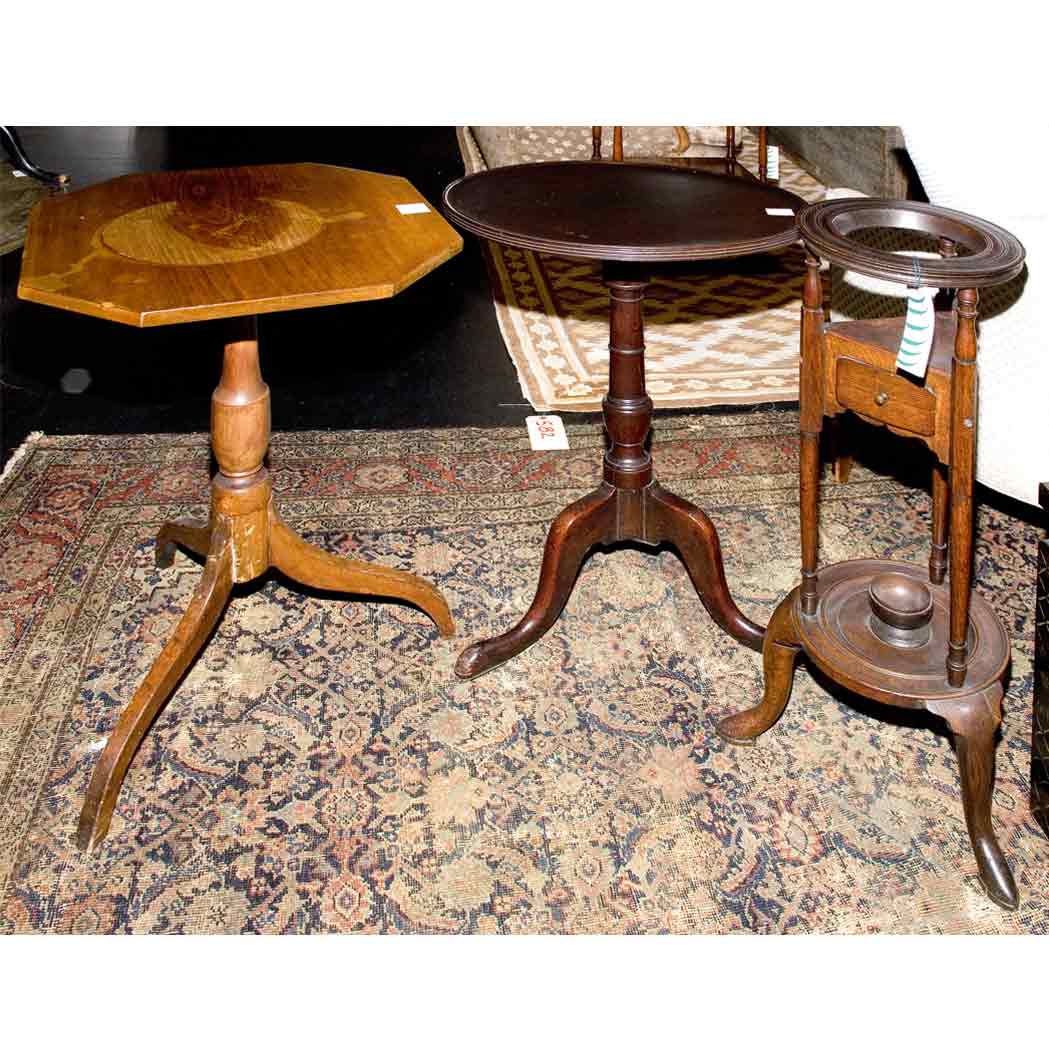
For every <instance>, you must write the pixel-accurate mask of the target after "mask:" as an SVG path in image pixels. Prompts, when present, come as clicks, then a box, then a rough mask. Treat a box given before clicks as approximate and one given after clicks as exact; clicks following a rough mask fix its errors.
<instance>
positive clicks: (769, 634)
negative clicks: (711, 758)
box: [718, 590, 801, 745]
mask: <svg viewBox="0 0 1049 1049" xmlns="http://www.w3.org/2000/svg"><path fill="white" fill-rule="evenodd" d="M799 599H800V594H799V592H798V591H797V590H792V591H791V592H790V594H789V596H788V597H787V598H786V600H784V601H782V602H780V604H779V605H778V606H777V608H776V611H775V612H773V613H772V619H770V620H769V625H768V629H767V630H766V632H765V642H764V645H763V646H762V650H761V660H762V666H763V670H764V675H765V692H764V695H763V696H762V699H761V702H760V703H759V704H758V705H757V706H756V707H752V708H751V709H749V710H743V711H741V712H740V713H738V714H730V715H729V716H728V717H727V718H723V719H722V720H721V721H720V722H719V723H718V733H719V734H720V735H721V736H723V737H724V738H725V739H727V740H728V741H729V742H730V743H739V744H742V745H747V744H753V742H754V740H755V739H757V737H758V736H760V735H761V734H762V733H763V732H767V731H768V730H769V729H770V728H772V726H773V725H775V724H776V722H777V721H778V720H779V718H780V715H781V714H782V713H783V711H784V710H786V708H787V701H788V700H789V699H790V690H791V687H792V686H793V684H794V664H795V663H796V662H797V660H798V656H799V655H801V642H800V641H799V640H798V632H797V630H796V629H795V627H794V609H795V608H796V607H797V604H798V601H799Z"/></svg>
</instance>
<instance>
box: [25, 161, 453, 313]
mask: <svg viewBox="0 0 1049 1049" xmlns="http://www.w3.org/2000/svg"><path fill="white" fill-rule="evenodd" d="M462 245H463V242H462V238H461V237H460V236H459V235H458V234H457V233H456V232H455V230H453V229H452V227H451V226H449V225H448V223H447V222H445V220H444V219H443V218H442V217H441V216H440V215H439V214H438V213H437V212H436V211H434V209H433V208H431V207H430V205H429V204H428V203H427V202H426V201H425V200H424V199H423V198H422V196H420V194H419V192H418V191H417V190H416V189H415V187H414V186H412V184H411V183H410V182H408V181H407V180H406V179H403V178H399V177H397V176H394V175H381V174H376V173H374V172H370V171H357V170H354V169H351V168H341V167H333V166H331V165H328V164H279V165H268V166H261V167H239V168H211V169H206V170H201V171H169V172H161V173H158V174H141V175H125V176H123V177H121V178H117V179H113V180H111V181H109V182H104V183H101V184H100V185H97V186H90V187H88V188H86V189H82V190H78V191H77V192H75V193H68V194H65V195H63V196H58V197H52V198H49V199H47V200H44V201H41V203H40V204H39V205H37V207H36V208H35V209H34V211H33V214H32V216H31V218H30V222H29V231H28V234H27V236H26V244H25V250H24V253H23V257H22V275H21V280H20V282H19V285H18V294H19V296H20V297H21V298H23V299H29V300H31V301H33V302H42V303H45V304H47V305H50V306H58V307H60V308H62V309H67V310H72V311H74V312H76V313H86V314H89V315H90V316H93V317H105V318H107V319H109V320H114V321H120V322H121V323H123V324H131V325H135V326H139V327H153V326H155V325H161V324H178V323H180V322H183V321H194V320H209V319H212V318H218V317H236V316H245V315H248V314H254V313H273V312H275V311H278V310H291V309H301V308H302V307H306V306H330V305H334V304H336V303H341V302H355V301H360V300H364V299H381V298H388V297H390V296H391V295H395V294H396V293H397V292H398V291H400V290H401V289H402V288H405V287H407V285H409V284H411V283H412V282H413V281H415V280H418V279H419V278H420V277H422V276H424V275H425V274H427V273H429V272H430V270H432V269H435V268H436V267H437V266H439V265H440V264H441V263H442V262H444V261H445V260H446V259H449V258H451V257H452V256H453V255H455V254H456V253H458V252H459V251H460V250H461V249H462Z"/></svg>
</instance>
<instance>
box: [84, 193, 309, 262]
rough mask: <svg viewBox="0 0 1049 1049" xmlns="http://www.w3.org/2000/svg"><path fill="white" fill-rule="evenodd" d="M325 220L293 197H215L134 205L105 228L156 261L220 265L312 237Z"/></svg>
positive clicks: (105, 233) (117, 247) (113, 238)
mask: <svg viewBox="0 0 1049 1049" xmlns="http://www.w3.org/2000/svg"><path fill="white" fill-rule="evenodd" d="M323 228H324V220H323V219H322V218H321V217H320V215H318V214H317V213H316V212H315V211H314V210H313V209H312V208H308V207H306V206H305V205H303V204H298V203H295V202H293V201H290V200H276V199H272V198H267V197H257V198H255V199H253V200H251V201H250V203H249V204H248V205H247V206H245V201H243V200H240V201H238V202H237V207H236V208H232V207H228V206H225V204H224V203H223V202H220V201H216V200H214V199H210V200H207V201H201V202H199V203H198V202H197V201H194V200H179V201H165V202H164V203H162V204H151V205H150V206H149V207H145V208H139V209H137V210H136V211H129V212H128V213H127V214H126V215H121V216H120V217H119V218H117V219H114V220H113V221H112V222H110V223H109V224H108V225H107V226H106V227H105V228H104V229H103V230H102V234H101V235H102V243H103V244H105V246H106V247H107V248H109V250H110V251H113V252H116V253H117V254H118V255H122V256H123V257H124V258H126V259H132V260H133V261H135V262H146V263H150V264H151V265H154V266H214V265H221V264H224V263H230V262H245V261H248V260H250V259H260V258H264V257H265V256H267V255H279V254H280V253H281V252H283V251H290V250H292V249H293V248H297V247H299V246H300V245H301V244H305V243H306V242H307V241H309V240H312V239H313V238H314V237H315V236H317V234H318V233H320V231H321V230H322V229H323Z"/></svg>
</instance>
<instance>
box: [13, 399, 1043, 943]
mask: <svg viewBox="0 0 1049 1049" xmlns="http://www.w3.org/2000/svg"><path fill="white" fill-rule="evenodd" d="M796 426H797V419H796V416H795V415H794V413H793V412H791V411H789V410H768V411H763V412H747V413H734V414H730V415H728V416H725V417H711V416H708V415H703V416H692V417H689V416H688V415H680V416H676V417H673V418H663V419H659V420H658V421H657V430H656V440H657V441H658V469H659V473H660V476H661V477H662V478H663V480H664V481H666V482H667V484H668V485H669V486H671V487H672V488H673V489H674V490H675V491H678V492H680V493H682V494H683V495H684V496H686V497H689V498H692V499H694V500H695V501H697V502H698V503H699V504H700V505H702V506H705V507H707V508H709V510H710V513H711V516H712V518H713V520H714V522H715V523H716V525H717V526H718V528H719V529H720V532H721V539H722V542H723V544H724V549H725V556H726V569H727V574H728V578H729V582H730V585H731V586H732V588H733V591H734V593H735V595H736V597H737V599H738V600H739V602H740V604H741V606H742V608H743V610H744V611H745V612H746V613H747V614H748V615H750V616H752V617H754V618H756V619H758V620H759V621H761V622H765V621H766V620H767V618H768V616H769V614H770V613H771V611H772V609H773V607H774V605H775V604H776V602H778V601H779V599H780V598H781V596H782V595H783V594H784V593H785V592H786V591H787V590H788V589H789V588H790V587H792V586H793V585H794V583H795V581H796V579H797V575H798V555H797V550H798V520H797V510H796V504H797V441H796V436H795V434H796ZM569 435H570V438H571V443H572V448H571V450H570V451H567V452H544V453H536V452H533V451H531V449H530V448H529V445H528V440H527V437H526V435H525V432H524V430H523V428H522V429H521V430H490V431H481V430H445V431H432V432H423V431H419V432H404V433H364V432H360V433H356V432H355V433H323V434H322V433H304V434H280V435H277V436H276V437H275V438H274V441H273V452H272V462H273V466H274V477H275V482H276V488H277V491H278V492H279V495H280V500H281V505H282V512H283V514H284V515H285V517H286V518H287V519H288V520H289V521H290V522H292V523H293V524H294V525H295V526H296V527H298V528H300V529H302V530H303V532H304V533H305V534H306V535H307V536H308V537H310V538H311V539H312V540H314V541H316V542H318V543H320V544H321V545H322V546H324V547H326V548H327V549H330V550H332V551H336V552H338V553H341V554H348V555H352V556H355V557H360V558H365V559H369V560H373V561H375V562H378V563H382V564H387V565H393V566H396V567H400V568H405V569H411V570H414V571H417V572H420V573H421V574H422V575H424V576H425V577H426V578H428V579H430V580H432V581H433V582H435V583H437V584H438V585H439V586H440V587H441V588H442V590H443V592H444V593H445V595H446V596H447V598H448V601H449V603H450V605H451V608H452V611H453V614H454V615H455V618H456V622H457V624H458V630H459V634H458V636H457V637H455V638H452V639H450V640H441V639H439V638H438V636H437V634H436V631H435V630H434V628H433V626H432V625H431V624H430V622H429V621H428V620H427V619H426V618H425V617H424V616H423V615H422V613H420V612H417V611H416V610H415V609H413V608H411V607H408V606H403V605H400V604H397V603H394V602H376V601H366V600H349V601H346V600H342V599H339V598H335V597H326V596H324V595H321V594H319V593H316V592H313V591H306V590H302V589H299V588H296V587H293V586H289V585H286V584H285V583H284V582H283V581H281V580H279V579H278V578H276V577H268V578H267V579H266V580H265V581H264V582H262V583H257V584H251V585H247V586H242V587H239V588H238V593H239V596H238V597H236V598H235V600H234V601H233V602H232V604H231V605H230V607H229V609H228V611H227V613H226V616H225V618H224V619H223V621H222V622H221V624H220V625H219V627H218V629H217V631H216V633H215V635H214V636H213V638H212V640H211V642H210V644H209V645H208V646H207V648H206V649H205V650H204V653H203V655H202V657H201V658H200V659H199V661H198V662H197V663H196V665H195V666H194V667H193V668H192V669H191V671H190V672H189V673H188V675H187V676H186V678H185V679H184V681H183V683H182V685H181V687H180V688H179V689H178V690H177V691H176V693H175V695H174V696H173V698H172V700H171V701H170V703H169V704H168V705H167V707H166V708H165V709H164V710H163V711H162V712H161V714H160V716H159V718H158V719H157V722H156V724H155V725H154V727H153V729H152V731H151V732H150V733H149V734H148V735H147V737H146V739H145V742H144V744H143V746H142V748H141V750H140V751H139V753H138V755H137V757H136V759H135V761H134V762H133V763H132V765H131V768H130V770H129V774H128V777H127V780H126V782H125V785H124V789H123V792H122V793H121V795H120V800H119V802H118V807H117V811H116V813H115V815H114V819H113V824H112V828H111V830H110V834H109V837H108V838H107V839H106V840H105V841H104V842H103V844H102V846H101V848H100V850H99V851H98V852H97V853H96V854H94V855H92V856H90V857H88V856H84V855H82V854H80V853H79V852H77V850H76V849H75V847H74V845H73V836H74V833H75V829H76V824H77V817H78V814H79V810H80V804H81V800H82V798H83V795H84V791H85V788H86V787H87V782H88V777H89V775H90V773H91V770H92V768H93V766H94V763H95V760H96V758H97V756H98V752H99V749H100V744H101V741H102V739H103V737H104V736H105V735H106V734H107V732H108V731H109V730H110V729H111V726H112V725H113V723H114V720H115V718H116V716H117V713H118V711H119V710H120V708H121V707H122V706H123V704H125V703H126V702H127V700H128V698H129V697H130V696H131V695H132V693H133V692H134V690H135V688H136V687H137V685H138V684H139V681H140V680H141V678H142V676H143V674H144V673H145V671H146V669H147V668H148V666H149V665H150V663H151V662H152V660H153V659H154V658H155V656H156V655H157V653H158V652H159V650H160V647H161V645H162V643H163V641H164V639H165V638H166V636H167V635H168V633H169V631H170V630H171V629H172V627H173V625H174V624H175V622H176V620H177V618H178V617H179V615H180V614H181V612H182V610H183V609H184V607H185V605H186V602H187V600H188V599H189V596H190V593H191V591H192V589H193V587H194V585H195V583H196V581H197V579H198V577H199V574H200V569H199V568H198V567H197V565H196V564H195V563H194V561H193V560H191V559H190V558H188V557H186V556H185V555H183V554H178V555H177V556H176V560H175V564H174V566H173V567H172V568H170V569H167V570H164V571H160V570H158V569H157V568H156V567H155V566H154V562H153V536H154V534H155V533H156V530H157V528H158V526H159V525H160V524H161V523H162V522H163V521H165V520H167V519H169V518H171V517H177V516H182V515H200V516H203V515H204V514H205V513H206V509H207V493H208V487H207V485H208V463H209V456H208V444H207V438H206V437H205V436H203V435H200V436H179V437H131V438H127V437H58V438H38V439H36V440H35V441H33V442H32V443H31V444H30V445H29V446H28V447H27V448H26V449H25V451H24V453H23V454H22V455H21V457H20V458H19V459H18V460H17V461H16V462H15V463H14V464H13V466H12V467H11V468H10V469H9V471H8V475H7V477H6V479H5V480H4V482H3V484H2V485H0V604H2V609H3V616H2V619H0V623H2V634H0V645H2V650H3V660H2V670H0V928H2V929H3V930H4V931H6V932H9V933H16V932H63V933H92V932H97V933H109V932H122V933H123V932H139V933H146V932H157V933H160V932H164V933H176V932H177V933H242V932H271V933H276V932H282V933H288V932H297V933H306V932H369V933H377V932H381V933H409V932H414V933H656V932H673V933H693V932H702V933H714V932H797V933H802V932H810V933H811V932H836V933H862V932H911V933H913V932H980V933H1021V932H1045V931H1046V930H1047V929H1049V880H1047V878H1046V864H1047V861H1049V842H1047V841H1046V839H1045V838H1044V837H1043V836H1042V833H1041V831H1040V830H1039V829H1038V827H1037V826H1036V824H1035V823H1034V821H1033V819H1032V817H1031V815H1030V812H1029V808H1028V798H1027V791H1028V755H1029V744H1030V732H1031V662H1032V651H1033V636H1032V635H1033V612H1034V579H1035V544H1036V534H1035V531H1036V530H1035V529H1034V528H1033V527H1031V526H1027V525H1024V524H1022V523H1020V522H1019V521H1017V520H1015V519H1012V518H1010V517H1008V516H1005V515H1004V514H1002V513H1000V512H998V511H996V510H990V509H982V510H981V511H980V514H979V543H978V547H977V550H976V586H977V587H978V589H979V590H980V592H981V593H983V594H984V595H985V596H986V597H988V598H989V599H990V600H991V602H992V603H993V605H994V607H995V609H996V610H997V612H998V614H999V615H1000V616H1002V618H1003V619H1004V621H1005V623H1006V624H1007V625H1008V628H1009V630H1010V632H1011V634H1012V637H1013V642H1014V654H1013V671H1012V680H1011V683H1010V685H1009V690H1008V697H1007V701H1006V717H1005V722H1004V727H1003V733H1002V741H1001V744H1000V746H999V748H998V778H997V788H996V790H995V795H994V819H995V826H996V830H997V832H998V835H999V839H1000V840H1001V843H1002V846H1003V848H1004V849H1005V851H1006V854H1007V855H1008V857H1009V858H1010V860H1011V862H1012V865H1013V869H1014V871H1015V874H1016V880H1017V883H1018V885H1019V889H1020V894H1021V897H1022V904H1021V907H1020V910H1019V911H1017V912H1015V913H1012V914H1010V913H1006V912H1003V911H1001V910H999V909H998V908H997V907H995V906H994V905H993V904H991V903H990V902H989V901H988V900H987V899H986V897H985V896H984V895H983V893H982V892H981V891H980V889H979V887H978V885H977V882H976V872H975V865H974V862H973V858H972V854H971V852H970V849H969V842H968V837H967V834H966V830H965V821H964V818H963V814H962V805H961V798H960V793H959V782H958V770H957V763H956V760H955V756H954V753H953V751H952V748H951V745H950V742H949V739H948V737H947V736H946V735H945V734H944V733H943V732H941V731H938V730H936V727H935V726H936V722H934V721H933V720H932V719H931V718H930V719H929V720H928V721H925V720H919V719H917V718H915V719H902V718H896V719H893V717H892V715H891V712H888V711H886V710H884V709H883V708H877V710H876V714H877V716H872V713H871V710H872V708H870V707H869V706H867V705H866V704H864V703H863V702H862V701H860V700H857V699H854V698H850V697H849V696H848V695H847V694H844V693H842V694H837V695H834V696H832V695H830V694H828V692H827V691H826V690H825V689H824V688H823V687H822V686H821V685H819V684H818V683H816V682H815V681H814V680H813V679H812V678H811V677H810V676H809V674H808V673H807V672H806V671H805V670H804V669H801V670H799V672H798V676H797V680H796V683H795V688H794V698H793V700H792V701H791V703H790V705H789V706H788V708H787V712H786V714H785V715H784V717H783V718H782V720H781V721H780V723H779V724H778V725H777V726H775V727H774V728H773V729H772V730H771V731H769V732H768V733H767V734H766V735H765V736H764V737H763V738H762V739H761V740H760V741H759V743H758V745H757V746H755V747H752V748H734V747H732V746H730V745H728V744H726V743H724V742H723V741H722V740H721V739H720V738H719V737H718V736H717V734H716V733H715V730H714V725H715V723H716V721H717V719H718V718H719V717H720V716H722V715H723V714H725V713H726V712H728V711H731V710H735V709H738V708H740V707H741V706H743V705H746V704H750V703H752V702H753V701H754V700H755V699H756V697H757V696H758V695H759V693H760V690H761V666H760V660H759V657H758V656H757V654H755V653H753V652H750V651H748V650H746V649H743V648H741V647H740V646H739V645H737V644H736V643H735V642H733V641H732V640H730V639H729V638H728V637H727V636H726V635H725V634H723V633H722V632H721V631H720V630H718V629H717V628H716V627H714V625H713V624H712V623H711V621H710V620H709V618H708V617H707V615H706V614H705V613H704V612H703V610H702V607H701V605H700V603H699V601H698V599H697V597H696V595H695V593H694V591H693V590H692V588H691V585H690V583H689V581H688V579H687V577H686V574H685V570H684V567H683V566H682V564H681V563H680V561H679V560H678V559H677V557H676V556H675V555H674V554H673V553H672V552H669V551H667V552H662V553H658V554H653V553H648V552H645V551H644V550H643V549H642V548H639V547H627V548H625V549H620V550H616V551H613V552H610V553H606V552H597V553H595V554H594V555H593V556H592V557H591V558H590V560H589V561H588V562H587V563H586V564H585V566H584V567H583V570H582V573H581V575H580V578H579V581H578V584H577V586H576V588H575V592H574V593H573V595H572V597H571V599H570V600H569V602H568V606H567V608H566V610H565V612H564V614H563V615H562V617H561V619H560V621H559V622H558V623H557V624H556V625H555V626H554V628H553V629H552V630H551V631H550V633H549V634H548V635H547V636H546V637H545V638H544V639H543V640H542V641H541V642H540V643H539V644H537V645H535V646H534V647H533V648H532V649H530V650H528V651H527V652H525V653H523V654H522V655H521V656H520V657H518V658H516V659H514V660H512V661H511V662H509V663H507V664H505V665H504V666H502V667H500V668H498V669H497V670H494V671H492V672H491V673H490V674H488V675H486V676H485V677H482V678H480V679H479V680H477V681H475V682H460V681H458V680H457V679H456V678H455V677H454V675H453V673H452V663H453V661H454V659H455V656H456V654H457V653H458V652H459V651H460V650H461V649H462V647H463V646H464V645H465V644H467V643H468V642H470V641H472V640H476V639H479V638H481V637H484V636H487V635H490V634H492V633H493V632H495V631H498V630H502V629H504V628H505V627H507V626H508V625H510V624H511V623H512V622H514V621H516V619H517V617H518V616H519V615H520V614H521V612H522V611H523V610H524V609H525V607H526V606H527V604H528V602H529V601H530V599H531V597H532V593H533V590H534V587H535V583H536V578H537V574H538V569H539V561H540V557H541V551H542V546H543V540H544V537H545V534H546V530H547V526H548V525H549V523H550V520H551V519H552V517H553V516H554V514H555V513H556V512H557V511H558V510H559V509H561V507H562V506H564V504H565V503H567V502H568V501H569V500H570V499H573V498H576V497H577V496H580V495H582V494H583V493H584V492H586V491H587V490H588V489H590V488H591V487H592V486H593V485H594V484H596V483H597V481H598V476H599V469H600V467H599V463H600V450H601V447H602V435H601V431H600V428H599V427H597V426H592V425H574V426H570V427H569ZM823 526H824V527H823V533H822V534H823V551H822V553H823V556H824V558H826V559H828V560H834V561H836V560H839V559H842V558H846V557H856V556H860V555H866V554H869V553H871V552H872V551H873V552H877V553H888V554H891V555H893V556H896V557H901V558H905V559H908V560H912V561H917V562H920V561H922V560H923V559H924V558H925V557H926V552H927V545H926V543H927V536H928V527H929V498H928V495H927V493H926V492H924V491H922V490H921V489H917V488H909V487H905V486H904V485H903V484H901V483H899V482H897V481H895V480H890V479H887V478H884V477H881V476H878V475H877V474H875V473H872V472H871V471H870V470H869V469H863V468H861V467H859V466H857V468H856V470H855V471H854V473H853V479H852V480H851V481H850V483H849V484H847V485H827V486H826V488H825V501H824V504H823Z"/></svg>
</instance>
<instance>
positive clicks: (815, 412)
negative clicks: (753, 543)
mask: <svg viewBox="0 0 1049 1049" xmlns="http://www.w3.org/2000/svg"><path fill="white" fill-rule="evenodd" d="M822 330H823V286H822V283H821V282H820V274H819V260H818V259H816V258H815V257H814V256H813V255H811V254H809V255H807V256H806V258H805V285H804V288H803V289H802V303H801V346H802V350H801V364H800V378H799V390H800V394H799V402H800V405H799V407H800V413H799V419H800V431H801V438H800V441H801V449H800V470H801V487H800V500H801V607H802V610H803V611H804V612H806V613H808V614H811V613H813V612H814V611H815V610H816V588H817V584H818V581H817V574H816V570H817V559H818V556H819V491H820V432H821V431H822V429H823V414H824V413H823V395H822V386H823V337H822Z"/></svg>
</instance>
